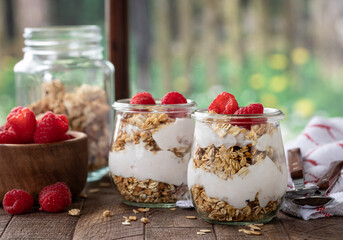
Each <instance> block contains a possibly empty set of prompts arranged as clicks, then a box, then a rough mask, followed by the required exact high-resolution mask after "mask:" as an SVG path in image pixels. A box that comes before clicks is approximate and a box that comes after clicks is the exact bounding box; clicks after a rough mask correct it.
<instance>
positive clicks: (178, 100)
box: [161, 92, 187, 104]
mask: <svg viewBox="0 0 343 240" xmlns="http://www.w3.org/2000/svg"><path fill="white" fill-rule="evenodd" d="M182 103H187V99H186V98H185V97H184V96H183V95H182V94H181V93H178V92H169V93H166V95H164V96H163V98H162V99H161V104H182Z"/></svg>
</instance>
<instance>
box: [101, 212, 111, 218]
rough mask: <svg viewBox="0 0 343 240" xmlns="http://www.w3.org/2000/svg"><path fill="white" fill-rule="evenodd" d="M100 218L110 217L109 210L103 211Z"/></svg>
mask: <svg viewBox="0 0 343 240" xmlns="http://www.w3.org/2000/svg"><path fill="white" fill-rule="evenodd" d="M102 216H104V217H111V211H110V210H105V211H104V212H103V213H102Z"/></svg>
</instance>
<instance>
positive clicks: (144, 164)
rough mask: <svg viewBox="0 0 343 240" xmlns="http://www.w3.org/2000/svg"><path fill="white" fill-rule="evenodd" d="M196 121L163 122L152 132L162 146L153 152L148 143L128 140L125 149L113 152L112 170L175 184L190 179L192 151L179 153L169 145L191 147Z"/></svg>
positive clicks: (140, 178) (110, 163) (127, 129)
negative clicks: (189, 169)
mask: <svg viewBox="0 0 343 240" xmlns="http://www.w3.org/2000/svg"><path fill="white" fill-rule="evenodd" d="M138 130H140V129H139V128H137V127H135V126H132V125H130V124H128V125H127V126H125V128H124V129H123V131H126V132H127V133H129V134H130V133H131V132H132V131H133V132H135V131H138ZM193 133H194V121H193V120H192V119H189V118H177V119H176V120H175V122H173V123H171V124H168V125H167V126H163V127H162V128H161V129H159V130H158V131H156V132H154V133H153V134H152V137H153V139H154V140H155V142H156V144H157V145H158V146H159V147H160V148H161V149H162V150H160V151H157V152H152V151H149V150H147V149H145V147H144V145H145V143H142V142H140V143H139V144H126V145H125V149H124V150H122V151H113V152H110V154H109V167H110V171H111V172H112V173H113V174H115V175H117V176H123V177H125V178H127V177H135V178H137V179H139V180H145V179H152V180H155V181H160V182H165V183H169V184H174V185H181V184H182V183H187V165H188V161H189V159H190V153H187V154H185V156H184V157H183V158H179V157H177V156H176V155H175V154H174V153H173V152H171V151H169V149H173V148H188V147H189V146H190V145H191V144H192V140H193Z"/></svg>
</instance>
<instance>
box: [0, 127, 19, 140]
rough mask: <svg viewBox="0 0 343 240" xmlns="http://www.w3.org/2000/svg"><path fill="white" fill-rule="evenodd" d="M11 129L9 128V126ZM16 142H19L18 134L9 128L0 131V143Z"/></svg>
mask: <svg viewBox="0 0 343 240" xmlns="http://www.w3.org/2000/svg"><path fill="white" fill-rule="evenodd" d="M10 129H11V128H10ZM6 143H7V144H17V143H21V141H20V139H19V137H18V135H17V134H16V133H15V132H13V131H11V130H2V131H0V144H6Z"/></svg>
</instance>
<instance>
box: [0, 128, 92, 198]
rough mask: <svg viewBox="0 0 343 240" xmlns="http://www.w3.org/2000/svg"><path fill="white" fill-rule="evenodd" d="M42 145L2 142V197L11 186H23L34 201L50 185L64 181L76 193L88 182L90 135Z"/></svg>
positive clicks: (76, 136)
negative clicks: (88, 143)
mask: <svg viewBox="0 0 343 240" xmlns="http://www.w3.org/2000/svg"><path fill="white" fill-rule="evenodd" d="M67 134H68V135H69V136H71V137H72V138H71V139H69V140H65V141H60V142H55V143H43V144H35V143H32V144H0V165H1V167H0V176H1V178H0V200H1V201H2V199H3V197H4V195H5V193H6V192H7V191H10V190H12V189H22V190H25V191H26V192H28V193H30V194H31V195H32V196H33V198H34V199H35V200H37V199H38V195H39V192H40V191H41V190H42V189H43V188H44V187H45V186H47V185H51V184H54V183H56V182H65V183H66V184H67V185H68V186H69V188H70V190H71V193H72V195H73V197H75V196H77V195H78V194H79V193H80V192H81V191H82V189H83V188H84V186H85V184H86V181H87V166H88V152H87V135H86V134H84V133H82V132H76V131H69V132H67Z"/></svg>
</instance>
